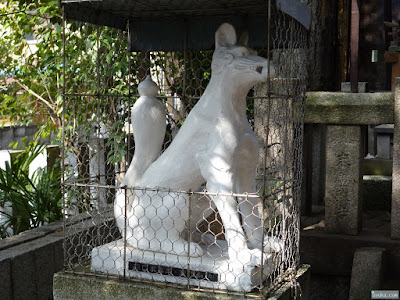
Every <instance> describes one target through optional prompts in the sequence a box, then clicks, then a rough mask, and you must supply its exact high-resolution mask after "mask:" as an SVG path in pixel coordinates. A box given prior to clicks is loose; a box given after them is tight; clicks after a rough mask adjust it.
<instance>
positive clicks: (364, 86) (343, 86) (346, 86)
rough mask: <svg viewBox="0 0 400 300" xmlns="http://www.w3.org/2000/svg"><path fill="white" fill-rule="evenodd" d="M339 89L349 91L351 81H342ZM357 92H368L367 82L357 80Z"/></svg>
mask: <svg viewBox="0 0 400 300" xmlns="http://www.w3.org/2000/svg"><path fill="white" fill-rule="evenodd" d="M340 90H341V91H342V92H345V93H350V92H351V83H350V82H342V83H341V85H340ZM358 92H359V93H366V92H368V82H359V83H358Z"/></svg>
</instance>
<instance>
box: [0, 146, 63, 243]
mask: <svg viewBox="0 0 400 300" xmlns="http://www.w3.org/2000/svg"><path fill="white" fill-rule="evenodd" d="M44 149H45V146H44V145H41V144H38V143H35V142H31V143H30V144H29V146H28V147H27V148H26V149H25V150H24V151H23V152H21V153H19V154H18V155H16V156H15V157H14V156H11V161H10V162H6V166H5V169H4V170H3V169H0V206H1V207H10V208H12V213H9V212H7V211H3V212H0V214H2V215H3V216H5V217H6V218H7V221H6V223H4V224H3V225H2V226H1V228H0V234H1V237H2V238H3V237H6V236H7V233H6V230H7V228H12V230H13V233H14V234H18V233H19V232H21V231H24V230H27V229H30V228H35V227H38V226H41V225H44V224H47V223H50V222H54V221H56V220H59V219H61V218H62V197H61V187H60V181H61V175H60V168H59V166H57V165H55V166H54V167H53V168H52V169H50V170H47V169H38V170H37V171H35V172H34V174H33V176H32V178H30V177H29V165H30V164H31V163H32V161H33V160H34V159H35V158H36V157H38V155H39V154H40V153H41V152H42V151H43V150H44Z"/></svg>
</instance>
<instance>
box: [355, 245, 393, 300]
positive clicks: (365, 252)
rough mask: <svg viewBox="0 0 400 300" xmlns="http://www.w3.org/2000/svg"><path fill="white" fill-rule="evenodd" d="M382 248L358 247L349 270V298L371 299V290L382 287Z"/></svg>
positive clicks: (357, 299)
mask: <svg viewBox="0 0 400 300" xmlns="http://www.w3.org/2000/svg"><path fill="white" fill-rule="evenodd" d="M384 251H385V249H384V248H374V247H371V248H359V249H357V250H356V252H355V253H354V258H353V268H352V270H351V282H350V295H349V299H351V300H364V299H371V291H372V290H380V289H381V288H382V280H383V279H382V277H383V255H384Z"/></svg>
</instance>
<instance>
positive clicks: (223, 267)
mask: <svg viewBox="0 0 400 300" xmlns="http://www.w3.org/2000/svg"><path fill="white" fill-rule="evenodd" d="M202 247H203V252H204V253H205V254H204V255H203V256H201V257H190V258H189V257H188V256H178V255H174V254H165V253H160V252H153V251H143V250H139V249H134V248H133V247H131V246H129V245H127V247H126V250H124V242H123V240H122V239H120V240H117V241H114V242H111V243H108V244H105V245H102V246H99V247H95V248H93V250H92V260H91V271H92V272H101V273H106V274H110V275H118V276H123V275H124V271H125V276H127V277H132V278H136V279H139V280H144V281H158V282H164V283H165V282H167V283H173V284H180V285H186V286H187V285H190V286H194V287H199V288H201V287H202V288H211V289H220V290H230V291H239V292H243V291H245V292H249V291H251V290H252V289H254V288H256V287H258V286H259V284H260V280H261V273H260V267H254V266H243V264H241V263H239V262H232V261H230V260H229V257H228V253H227V243H226V241H217V242H216V244H213V245H211V246H202ZM124 256H125V259H124ZM277 259H278V255H276V254H266V263H265V265H264V266H263V269H264V274H263V280H265V279H266V278H267V277H268V275H270V274H271V273H272V272H273V270H274V269H275V264H276V261H277ZM124 262H125V263H124ZM124 268H125V270H124ZM188 274H190V279H189V280H188Z"/></svg>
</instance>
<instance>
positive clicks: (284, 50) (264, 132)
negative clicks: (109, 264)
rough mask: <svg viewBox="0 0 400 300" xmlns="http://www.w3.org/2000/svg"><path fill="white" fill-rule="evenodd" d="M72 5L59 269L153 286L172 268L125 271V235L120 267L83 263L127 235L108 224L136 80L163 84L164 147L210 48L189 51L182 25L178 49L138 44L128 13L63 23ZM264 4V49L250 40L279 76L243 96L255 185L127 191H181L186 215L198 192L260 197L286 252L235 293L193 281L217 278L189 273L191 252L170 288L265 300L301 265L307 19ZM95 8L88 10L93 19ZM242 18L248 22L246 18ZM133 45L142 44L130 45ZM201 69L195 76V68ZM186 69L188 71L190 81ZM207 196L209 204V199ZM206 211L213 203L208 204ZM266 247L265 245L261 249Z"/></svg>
mask: <svg viewBox="0 0 400 300" xmlns="http://www.w3.org/2000/svg"><path fill="white" fill-rule="evenodd" d="M74 2H80V1H69V0H64V1H61V4H62V5H64V6H63V83H64V84H63V140H64V143H63V149H62V170H63V179H62V187H63V195H64V197H63V206H64V226H65V230H64V257H65V271H66V272H71V273H75V274H84V275H94V276H99V277H106V278H114V279H123V280H132V281H139V282H150V283H152V282H154V281H155V280H156V279H154V278H155V277H153V276H154V274H158V275H163V274H164V273H165V272H169V273H168V274H170V273H171V274H170V275H172V272H174V270H173V268H172V267H171V269H168V270H167V271H165V270H164V269H162V268H161V267H160V266H159V265H157V264H150V263H144V265H145V266H144V265H135V266H134V268H135V270H136V271H137V270H138V268H140V271H143V270H145V271H144V273H146V272H147V275H148V274H150V276H147V275H146V276H147V277H146V276H144V277H140V276H139V278H138V277H136V278H134V277H131V276H129V270H128V269H127V268H126V265H125V263H126V255H127V251H128V250H127V249H128V244H127V241H126V239H123V252H122V253H120V256H121V257H122V259H123V261H124V267H123V270H122V273H112V272H109V273H108V272H99V271H93V269H90V267H89V262H90V260H91V256H92V255H93V253H94V252H93V249H97V247H98V246H100V245H103V244H106V243H110V242H113V241H115V240H116V239H118V238H121V234H122V236H124V233H123V232H120V231H119V230H118V227H117V226H116V224H115V221H114V215H113V201H114V200H115V198H116V196H117V195H118V193H121V191H124V190H125V191H126V190H127V189H125V188H121V186H120V185H119V176H121V174H123V173H124V172H125V171H126V168H127V166H128V164H129V161H130V160H131V159H132V156H133V153H134V141H133V139H132V128H131V126H130V107H132V105H133V104H134V102H135V101H136V100H137V98H138V97H139V95H138V93H137V85H138V83H139V82H140V81H141V80H143V79H144V77H145V76H146V75H148V74H151V75H152V76H153V78H156V79H157V81H158V83H159V85H160V88H161V95H160V96H159V99H161V100H162V101H163V103H164V104H165V111H166V114H167V116H168V124H169V125H168V128H167V133H168V135H167V137H166V139H165V141H164V142H165V143H164V146H163V150H165V149H166V148H167V147H168V145H169V144H170V142H171V140H172V138H173V136H174V134H175V133H176V130H178V129H179V128H178V127H179V126H180V123H181V121H182V120H183V119H185V117H186V116H187V113H188V112H189V111H190V109H191V108H192V107H193V105H194V104H195V103H196V101H197V100H198V99H199V98H200V96H201V94H202V92H203V91H204V88H205V86H206V84H207V83H208V81H209V76H210V75H209V74H210V73H211V66H210V65H211V60H210V55H211V54H212V50H210V48H207V49H203V50H201V51H200V50H198V49H195V50H190V49H187V48H186V47H187V46H188V45H192V44H190V43H188V42H187V40H186V38H187V36H188V33H187V32H184V33H183V36H185V37H186V38H183V40H184V42H183V47H184V49H183V51H182V50H180V49H178V51H175V49H172V48H171V49H167V50H166V51H160V50H159V49H156V50H146V49H149V47H150V48H151V43H143V44H142V46H141V45H140V44H141V41H140V40H138V39H137V38H138V37H137V35H135V34H134V32H132V31H134V29H135V27H134V26H132V21H131V20H129V18H128V19H127V20H125V21H124V22H125V28H119V29H118V28H117V29H114V28H110V27H107V26H104V25H103V24H98V25H94V24H90V23H87V22H81V21H73V20H69V19H68V13H66V11H67V12H69V14H70V15H71V16H72V17H75V18H76V16H77V15H76V14H72V13H71V11H75V10H71V8H70V7H68V5H69V4H72V3H74ZM82 2H85V1H82ZM95 2H96V1H94V2H93V3H95ZM161 2H162V1H161ZM184 2H185V1H184ZM256 2H260V1H256ZM261 2H263V4H264V5H265V14H264V15H263V16H262V18H265V24H267V25H268V27H267V28H266V29H265V30H266V31H267V35H266V39H264V40H263V41H262V44H263V45H264V46H260V44H258V43H259V41H257V42H255V43H254V45H255V46H256V48H257V50H258V51H259V53H261V55H264V56H266V57H268V58H269V59H270V61H271V62H272V64H274V66H275V68H276V70H277V74H278V76H277V78H275V79H273V78H269V80H268V81H267V82H266V83H265V84H262V85H259V86H256V87H255V88H253V89H252V90H251V92H250V93H249V95H248V97H247V103H248V118H249V121H250V123H251V124H252V127H253V130H254V132H255V133H256V135H257V137H258V139H259V142H260V144H261V148H260V154H259V156H260V157H259V158H255V159H257V160H258V168H257V178H256V179H257V190H258V192H257V193H245V194H235V193H231V194H221V193H218V192H217V193H214V192H208V191H206V190H199V191H191V190H165V189H162V188H141V187H136V188H134V189H128V190H131V191H132V192H133V191H136V192H141V193H143V194H146V193H154V194H159V193H160V194H161V193H165V194H166V195H177V196H176V197H180V196H181V195H185V197H187V199H189V200H188V201H189V202H188V204H187V209H188V213H189V215H191V214H192V210H193V209H196V208H197V209H200V207H199V206H193V204H192V202H191V201H192V199H193V198H194V197H197V198H201V197H205V198H207V199H211V198H212V197H214V196H216V194H217V195H218V196H221V197H236V198H243V199H250V198H257V199H259V200H260V202H261V203H262V204H263V208H262V210H263V216H267V217H266V218H263V220H262V227H263V230H264V232H266V233H267V235H266V236H278V237H279V238H280V239H281V240H282V241H283V248H284V249H283V251H282V252H281V253H278V254H277V255H276V256H275V258H274V260H275V261H276V262H277V263H276V264H275V265H274V266H273V270H272V272H271V273H270V274H269V275H268V276H267V278H265V276H264V269H265V268H266V267H267V266H264V265H263V262H262V263H261V266H259V270H262V271H258V274H259V277H260V280H259V282H258V283H257V284H255V285H254V286H252V288H251V289H250V290H248V291H242V292H238V291H235V290H230V289H229V288H226V287H225V286H224V285H222V286H221V287H218V286H217V287H215V286H213V287H207V286H204V285H197V286H195V285H193V281H191V279H193V276H194V277H196V280H197V279H199V278H197V277H201V278H200V279H204V278H206V279H207V280H208V281H213V280H212V276H214V275H213V274H211V273H212V272H210V274H208V273H207V272H206V273H204V272H203V273H204V274H203V273H196V272H195V271H193V270H192V271H191V260H192V259H191V258H190V255H189V259H188V263H187V268H186V269H185V268H182V267H180V268H176V269H177V270H175V272H178V271H179V270H180V271H179V272H181V273H180V275H179V276H180V277H182V278H184V280H186V283H183V282H182V281H180V280H178V281H177V282H175V283H174V282H171V280H165V281H164V282H163V283H162V284H165V285H166V286H174V287H179V288H187V289H190V290H201V291H212V292H217V293H220V292H224V293H239V294H245V295H246V296H248V297H256V298H260V297H261V298H262V297H265V296H266V295H268V294H269V293H271V291H272V290H274V289H275V288H276V287H277V286H279V285H280V284H282V282H284V281H287V280H289V279H293V274H295V272H296V268H297V267H298V266H299V230H300V229H299V228H300V225H299V207H300V197H301V190H300V189H301V181H302V155H303V154H302V145H303V130H304V126H303V118H304V100H305V91H306V79H307V74H306V67H305V61H306V51H307V50H306V48H307V28H306V27H307V22H308V21H307V17H304V13H303V15H302V16H300V17H299V16H297V19H296V18H294V17H293V15H295V14H296V12H293V11H292V14H291V15H292V16H291V15H289V14H286V13H284V12H283V11H282V10H279V9H278V7H277V5H276V4H274V3H272V1H271V0H267V1H261ZM280 2H282V1H277V4H279V3H280ZM283 2H290V1H283ZM66 7H68V9H66ZM85 9H86V10H87V9H90V7H89V8H85ZM75 12H76V11H75ZM92 15H93V14H91V15H90V16H88V19H89V20H91V19H90V18H92ZM100 15H101V14H100ZM300 15H301V14H300ZM219 18H223V16H222V17H220V16H218V20H219ZM240 18H241V20H248V18H249V17H248V16H247V17H246V18H244V17H243V16H241V17H240ZM299 20H300V21H299ZM91 21H93V20H91ZM118 22H120V20H119V21H118ZM243 24H246V21H243V23H242V25H243ZM247 24H249V23H247ZM304 26H306V27H304ZM308 26H309V24H308ZM116 27H117V26H116ZM250 28H251V25H250ZM184 31H185V30H184ZM250 34H251V32H250ZM85 35H87V36H91V38H94V42H93V43H92V44H89V42H85V38H84V37H85ZM74 39H76V40H79V41H80V42H81V43H80V44H79V43H76V44H75V45H81V46H82V47H81V49H79V51H78V50H77V47H78V46H76V47H75V46H74V43H73V40H74ZM82 41H84V42H83V43H82ZM86 41H89V39H87V40H86ZM192 46H193V45H192ZM250 46H251V36H250ZM74 47H75V48H74ZM107 47H108V48H107ZM135 47H136V49H139V50H135ZM168 47H171V45H169V46H168ZM168 47H167V48H168ZM196 47H197V46H196V45H194V46H193V48H196ZM156 48H158V46H157V47H156ZM110 49H111V50H112V51H111V50H110ZM74 51H77V53H79V55H80V57H79V59H78V60H76V61H75V62H80V63H81V65H80V66H78V65H71V64H70V61H72V59H71V57H73V55H74ZM69 55H70V56H69ZM93 55H94V57H93ZM115 66H117V67H115ZM166 69H168V72H171V74H172V76H171V77H170V78H167V76H166V73H167V71H166ZM121 70H123V71H122V72H121ZM198 70H200V73H201V75H197V74H198V73H196V71H198ZM81 73H82V74H83V73H84V75H85V76H82V78H81V77H80V76H79V74H81ZM121 73H123V74H121ZM190 76H192V77H191V78H189V77H190ZM171 78H172V79H171ZM179 78H181V79H180V81H179ZM163 195H164V194H163ZM171 197H174V196H171ZM197 198H196V199H197ZM245 201H246V200H245ZM209 202H210V203H211V200H209ZM207 209H211V204H210V206H209V207H208V208H207ZM213 215H214V219H212V220H211V219H210V220H209V219H207V218H205V217H204V222H203V223H202V224H201V225H196V226H197V227H196V230H197V231H202V232H203V234H204V233H212V234H214V235H215V236H216V238H215V242H214V245H215V244H218V243H220V241H221V240H223V235H224V232H223V228H221V225H219V223H221V222H220V219H219V218H218V212H217V211H213ZM125 216H126V211H125ZM125 218H126V217H125ZM241 218H243V216H241ZM243 222H244V221H243ZM214 225H215V226H214ZM201 226H203V227H201ZM213 226H214V227H215V228H214V227H213ZM200 227H201V228H200ZM211 227H213V228H211ZM125 228H126V226H125ZM218 230H219V231H220V232H219V233H218ZM215 231H217V233H215ZM187 232H188V237H187V238H188V239H189V241H191V240H192V238H193V237H192V234H194V233H195V230H193V228H191V227H190V225H188V228H187ZM125 233H126V232H125ZM217 241H218V242H217ZM263 243H266V242H265V241H263ZM218 245H219V244H218ZM264 247H265V245H264V244H263V249H264ZM207 249H208V248H207ZM189 251H190V250H189ZM207 251H208V250H207ZM263 253H264V251H263ZM221 255H222V254H221ZM263 255H264V254H263ZM192 261H193V260H192ZM130 266H131V265H130ZM129 268H130V267H129ZM151 268H153V269H151ZM178 269H179V270H178ZM182 270H183V271H182ZM163 272H164V273H163ZM152 274H153V275H152ZM210 278H211V279H210ZM200 279H199V280H200ZM157 284H160V282H157ZM221 289H222V290H221Z"/></svg>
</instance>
